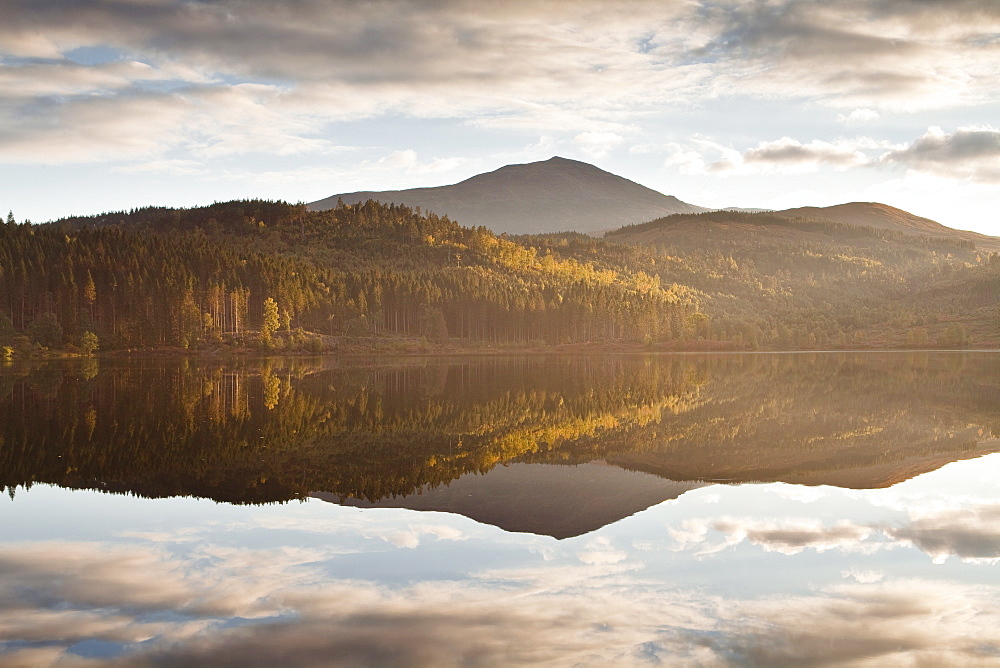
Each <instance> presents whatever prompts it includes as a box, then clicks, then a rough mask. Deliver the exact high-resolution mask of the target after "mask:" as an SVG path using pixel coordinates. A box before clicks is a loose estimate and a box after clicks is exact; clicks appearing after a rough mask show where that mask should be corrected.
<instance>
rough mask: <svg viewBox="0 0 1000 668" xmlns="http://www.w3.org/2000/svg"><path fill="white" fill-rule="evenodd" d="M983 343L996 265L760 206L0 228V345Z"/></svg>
mask: <svg viewBox="0 0 1000 668" xmlns="http://www.w3.org/2000/svg"><path fill="white" fill-rule="evenodd" d="M414 337H416V338H421V339H425V340H430V341H441V342H450V343H452V344H455V345H460V346H476V345H491V346H507V347H519V346H538V345H546V344H547V345H554V344H580V343H595V344H604V343H611V342H614V343H632V344H640V345H645V346H650V347H653V348H657V347H661V348H668V349H669V348H670V347H677V346H678V345H687V346H695V347H698V346H704V347H730V348H736V349H767V348H779V349H795V348H850V347H856V346H877V347H903V346H906V347H929V346H947V347H956V346H965V345H994V346H995V345H1000V256H998V255H995V254H994V255H990V254H988V253H983V252H980V251H978V250H977V249H976V248H975V246H974V245H973V244H972V243H970V242H966V241H956V240H953V239H935V238H930V237H927V236H918V235H907V234H902V233H899V232H891V231H886V230H879V229H875V228H870V227H859V226H849V225H840V224H836V223H830V222H826V221H815V220H802V219H798V220H796V219H787V218H780V217H776V216H771V215H768V214H746V213H733V212H714V213H710V214H701V215H678V216H670V217H668V218H664V219H660V220H657V221H652V222H649V223H645V224H642V225H636V226H630V227H626V228H622V229H621V230H617V231H616V232H614V233H610V234H609V235H608V236H607V238H606V239H596V238H592V237H587V236H584V235H580V234H573V233H566V234H550V235H541V236H523V237H507V236H506V235H496V234H494V233H492V232H490V231H488V230H486V229H485V228H475V229H472V228H465V227H462V226H461V225H459V224H457V223H455V222H453V221H451V220H449V219H448V218H446V217H438V216H436V215H434V214H423V213H421V212H420V211H419V210H416V211H414V210H411V209H409V208H407V207H403V206H396V205H383V204H379V203H377V202H374V201H368V202H366V203H363V204H357V205H353V206H345V205H343V204H341V205H339V206H337V207H336V208H335V209H332V210H329V211H321V212H311V211H307V210H306V208H305V206H303V205H290V204H286V203H283V202H267V201H238V202H228V203H220V204H214V205H212V206H208V207H202V208H195V209H166V208H145V209H139V210H134V211H131V212H119V213H112V214H105V215H101V216H93V217H86V218H71V219H66V220H62V221H58V222H55V223H50V224H45V225H31V224H26V223H24V224H18V223H17V222H16V221H15V220H14V218H13V216H12V215H10V216H8V220H7V224H6V225H0V350H2V352H3V354H4V356H7V357H11V356H17V355H22V354H31V353H33V352H38V351H40V350H42V349H52V350H56V349H70V350H76V351H80V352H83V353H93V352H94V351H95V350H98V349H100V350H104V351H111V350H116V349H135V348H150V347H178V348H200V349H219V348H223V347H231V346H234V345H235V346H249V347H256V348H262V349H270V350H280V349H288V348H299V349H306V350H312V351H316V352H319V351H323V350H331V349H336V348H337V347H338V346H341V345H343V344H344V343H345V342H347V343H350V342H355V343H357V342H359V341H362V342H364V341H369V342H374V341H385V340H393V339H402V338H414Z"/></svg>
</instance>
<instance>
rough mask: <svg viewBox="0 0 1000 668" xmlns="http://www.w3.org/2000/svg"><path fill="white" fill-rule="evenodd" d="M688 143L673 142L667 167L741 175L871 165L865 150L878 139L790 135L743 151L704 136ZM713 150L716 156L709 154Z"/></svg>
mask: <svg viewBox="0 0 1000 668" xmlns="http://www.w3.org/2000/svg"><path fill="white" fill-rule="evenodd" d="M690 144H691V145H689V146H683V145H680V144H672V145H670V146H669V147H668V150H669V152H670V153H669V155H668V157H667V159H666V160H665V161H664V167H667V168H676V169H677V170H678V171H680V172H681V173H683V174H716V175H740V176H747V175H753V174H806V173H813V172H817V171H819V170H820V169H822V168H832V169H834V170H837V171H845V170H848V169H853V168H856V167H862V166H867V165H869V164H871V161H872V159H871V158H870V157H869V156H868V155H867V154H866V153H865V150H866V149H869V148H871V147H872V146H875V145H877V144H875V142H873V141H872V140H871V139H868V138H865V137H858V138H854V139H840V140H837V141H834V142H826V141H820V140H816V139H814V140H812V141H810V142H809V143H803V142H801V141H799V140H797V139H793V138H791V137H782V138H781V139H777V140H774V141H766V142H760V143H759V144H758V145H757V146H755V147H754V148H750V149H747V150H745V151H743V152H740V151H738V150H736V149H735V148H733V147H731V146H726V145H723V144H720V143H718V142H715V141H712V140H711V139H708V138H705V137H698V136H695V137H693V138H692V139H691V140H690ZM712 153H714V154H715V158H714V159H713V158H712V157H710V154H712Z"/></svg>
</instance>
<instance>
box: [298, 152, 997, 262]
mask: <svg viewBox="0 0 1000 668" xmlns="http://www.w3.org/2000/svg"><path fill="white" fill-rule="evenodd" d="M369 199H372V200H376V201H379V202H382V203H384V204H391V203H395V204H405V205H406V206H409V207H420V208H421V209H423V210H424V211H426V212H433V213H436V214H437V215H439V216H445V215H446V216H448V217H449V218H451V219H452V220H454V221H457V222H458V223H460V224H462V225H464V226H466V227H478V226H480V225H481V226H483V227H487V228H489V229H490V230H493V231H494V232H507V233H509V234H544V233H550V232H583V233H587V234H595V233H600V232H605V231H610V230H616V229H618V228H621V227H624V226H628V225H635V224H637V223H645V222H648V221H651V220H656V219H659V218H664V217H667V216H671V215H675V214H696V213H704V212H709V211H716V210H717V209H709V208H706V207H702V206H697V205H694V204H688V203H687V202H682V201H681V200H679V199H677V198H676V197H674V196H671V195H664V194H662V193H659V192H657V191H655V190H652V189H651V188H647V187H645V186H642V185H639V184H638V183H635V182H634V181H630V180H628V179H626V178H623V177H621V176H617V175H615V174H612V173H610V172H606V171H604V170H603V169H600V168H598V167H595V166H594V165H590V164H587V163H585V162H580V161H578V160H569V159H567V158H561V157H558V156H557V157H553V158H550V159H548V160H544V161H541V162H531V163H527V164H523V165H507V166H506V167H501V168H500V169H497V170H495V171H493V172H488V173H485V174H479V175H477V176H473V177H472V178H469V179H466V180H465V181H462V182H460V183H456V184H454V185H449V186H441V187H437V188H411V189H409V190H385V191H363V192H353V193H342V194H339V195H331V196H330V197H327V198H324V199H321V200H318V201H315V202H312V203H310V204H308V205H307V206H308V207H309V209H310V210H313V211H323V210H326V209H332V208H334V207H335V206H336V205H337V201H338V200H342V201H343V202H344V203H345V204H357V203H358V202H364V201H366V200H369ZM723 210H724V211H731V212H734V213H764V212H767V213H770V214H772V215H774V216H780V217H783V218H809V219H813V220H817V219H818V220H828V221H831V222H835V223H841V224H846V225H861V226H868V227H875V228H879V229H885V230H892V231H896V232H902V233H905V234H910V235H922V236H935V237H942V238H950V239H961V240H965V241H971V242H973V243H975V244H976V246H977V247H978V248H981V249H984V250H991V251H1000V238H997V237H990V236H987V235H984V234H978V233H976V232H967V231H963V230H955V229H952V228H950V227H946V226H944V225H942V224H941V223H938V222H935V221H933V220H930V219H927V218H922V217H920V216H916V215H914V214H912V213H908V212H906V211H903V210H901V209H896V208H894V207H891V206H888V205H885V204H879V203H876V202H854V203H850V204H840V205H837V206H828V207H800V208H795V209H786V210H784V211H769V210H767V209H760V208H740V207H730V208H726V209H723Z"/></svg>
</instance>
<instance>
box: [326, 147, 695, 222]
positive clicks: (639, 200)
mask: <svg viewBox="0 0 1000 668" xmlns="http://www.w3.org/2000/svg"><path fill="white" fill-rule="evenodd" d="M369 199H372V200H376V201H379V202H382V203H385V204H391V203H396V204H404V205H406V206H408V207H411V208H415V207H420V208H421V209H423V210H424V211H429V212H434V213H436V214H438V215H439V216H445V215H446V216H448V217H449V218H451V219H452V220H456V221H458V222H459V223H461V224H462V225H465V226H466V227H478V226H480V225H481V226H483V227H486V228H488V229H490V230H493V231H494V232H507V233H510V234H538V233H544V232H563V231H575V232H597V231H602V230H609V229H613V228H617V227H621V226H623V225H630V224H633V223H641V222H645V221H647V220H652V219H654V218H660V217H662V216H668V215H670V214H674V213H697V212H699V211H707V209H704V208H702V207H698V206H694V205H691V204H686V203H684V202H682V201H680V200H678V199H677V198H676V197H671V196H667V195H663V194H661V193H658V192H656V191H655V190H651V189H650V188H646V187H645V186H641V185H639V184H638V183H635V182H633V181H629V180H628V179H625V178H622V177H620V176H616V175H614V174H611V173H609V172H606V171H604V170H602V169H599V168H597V167H595V166H593V165H589V164H587V163H584V162H579V161H576V160H568V159H566V158H560V157H554V158H551V159H549V160H545V161H544V162H532V163H528V164H524V165H507V166H506V167H501V168H500V169H498V170H496V171H493V172H489V173H486V174H479V175H477V176H473V177H472V178H470V179H466V180H465V181H462V182H461V183H456V184H454V185H450V186H442V187H439V188H413V189H410V190H389V191H383V192H355V193H344V194H340V195H332V196H330V197H327V198H324V199H321V200H319V201H316V202H312V203H311V204H309V205H308V207H309V209H310V210H312V211H321V210H325V209H332V208H334V207H335V206H336V205H337V201H338V200H343V202H344V203H345V204H356V203H359V202H365V201H367V200H369Z"/></svg>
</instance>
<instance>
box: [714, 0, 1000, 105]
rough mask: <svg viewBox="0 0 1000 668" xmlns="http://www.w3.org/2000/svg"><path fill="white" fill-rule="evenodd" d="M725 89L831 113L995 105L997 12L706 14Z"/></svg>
mask: <svg viewBox="0 0 1000 668" xmlns="http://www.w3.org/2000/svg"><path fill="white" fill-rule="evenodd" d="M705 11H706V14H707V15H708V16H709V17H710V20H712V21H713V22H717V23H718V25H719V27H718V29H717V34H716V35H715V36H714V37H713V39H712V40H711V41H710V42H708V43H707V44H706V45H705V47H703V49H702V52H703V53H704V54H705V56H706V57H712V58H715V59H717V60H723V61H726V63H727V64H728V65H729V67H727V68H725V69H724V70H723V73H722V74H721V75H720V80H719V84H720V85H730V86H737V87H739V88H740V89H741V90H742V89H745V88H748V87H751V86H752V88H753V89H754V90H755V91H756V95H761V96H767V97H769V96H782V97H798V98H807V99H809V98H811V99H816V100H818V101H820V102H823V103H825V104H828V105H830V106H834V107H848V108H850V107H873V108H877V109H893V110H900V111H902V110H914V109H931V108H948V107H956V106H964V105H967V104H975V103H978V102H982V101H984V100H987V99H990V98H992V96H993V92H992V91H993V90H995V87H996V85H997V72H996V70H995V68H993V66H992V65H991V63H992V62H994V60H995V56H996V53H997V50H998V48H1000V45H998V43H997V40H996V39H995V35H996V33H997V32H998V28H1000V11H997V9H996V6H995V4H994V6H992V7H991V6H989V4H988V3H987V2H985V1H983V2H974V1H970V2H955V3H948V2H941V1H937V0H935V1H930V2H919V3H913V2H909V3H907V2H881V1H880V0H850V1H848V2H838V3H823V4H817V3H815V2H809V1H806V0H778V1H775V2H766V3H765V2H749V1H738V0H736V1H733V2H723V3H719V4H718V5H711V6H708V8H707V9H706V10H705Z"/></svg>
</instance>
